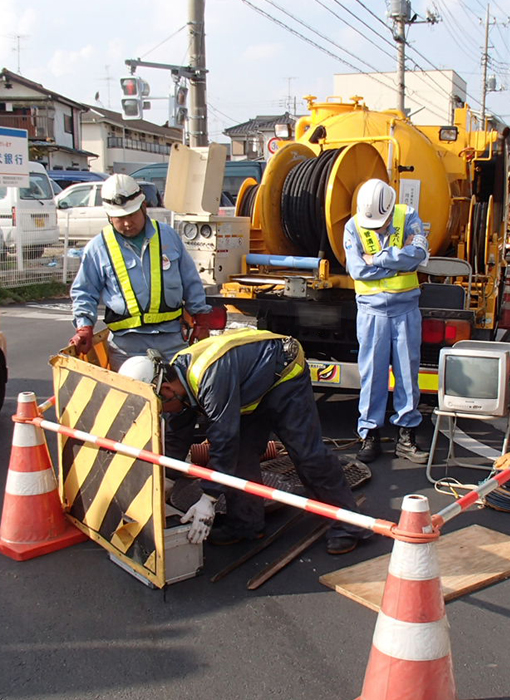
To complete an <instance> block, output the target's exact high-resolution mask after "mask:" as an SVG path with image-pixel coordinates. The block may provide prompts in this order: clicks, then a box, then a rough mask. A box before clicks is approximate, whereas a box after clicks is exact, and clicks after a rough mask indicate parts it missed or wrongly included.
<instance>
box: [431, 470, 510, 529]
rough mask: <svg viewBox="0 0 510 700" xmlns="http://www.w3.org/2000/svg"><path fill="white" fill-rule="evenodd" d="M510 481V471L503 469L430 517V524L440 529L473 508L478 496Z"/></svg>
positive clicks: (484, 494)
mask: <svg viewBox="0 0 510 700" xmlns="http://www.w3.org/2000/svg"><path fill="white" fill-rule="evenodd" d="M509 479H510V469H503V470H502V471H500V472H498V473H497V474H496V475H495V476H493V477H491V478H490V479H487V480H486V481H484V482H483V483H482V484H480V486H477V487H476V488H475V489H473V490H472V491H469V492H468V493H466V494H465V495H464V496H462V497H461V498H459V499H458V500H457V501H455V503H451V504H450V505H449V506H447V507H446V508H443V510H440V511H439V513H436V514H435V515H433V516H432V522H433V523H434V525H435V526H436V527H442V526H443V525H444V523H446V522H448V520H451V519H452V518H455V516H456V515H459V514H460V513H463V512H464V511H465V510H467V509H468V508H470V507H471V506H473V505H474V504H475V503H476V502H477V500H478V499H479V497H480V496H486V495H487V494H488V493H490V492H491V491H494V489H497V488H498V486H501V485H502V484H504V483H506V482H507V481H508V480H509Z"/></svg>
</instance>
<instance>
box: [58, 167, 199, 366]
mask: <svg viewBox="0 0 510 700" xmlns="http://www.w3.org/2000/svg"><path fill="white" fill-rule="evenodd" d="M101 196H102V199H103V207H104V209H105V212H106V214H107V215H108V220H109V225H108V226H106V227H105V228H104V230H103V231H102V233H100V234H99V235H97V236H96V237H95V238H93V239H92V240H91V241H90V242H89V243H88V244H87V245H86V246H85V249H84V252H83V257H82V263H81V266H80V269H79V271H78V274H77V275H76V279H75V280H74V282H73V284H72V287H71V298H72V301H73V322H74V325H75V328H76V333H75V335H74V336H73V337H72V338H71V340H70V343H71V344H73V345H75V346H76V349H77V350H78V351H79V352H80V353H84V354H86V353H87V352H88V351H89V350H90V348H91V346H92V335H93V329H94V325H95V323H96V321H97V317H98V305H99V303H100V301H102V302H103V303H104V305H105V309H106V311H105V318H104V320H105V323H106V325H107V326H108V328H109V329H110V335H109V338H108V356H109V362H110V367H111V369H113V370H117V369H118V368H119V367H120V366H121V365H122V363H123V362H124V361H125V360H126V359H127V358H129V357H133V356H138V355H139V356H145V354H146V350H147V349H148V348H155V349H157V350H159V351H160V352H161V354H162V355H163V356H164V357H166V358H167V359H168V360H170V358H171V357H172V356H173V355H174V353H175V352H177V351H178V350H180V349H181V348H183V347H185V346H186V345H187V344H188V342H190V343H192V342H195V341H196V340H200V339H202V338H205V337H208V335H209V313H210V311H211V307H210V306H209V305H208V304H207V303H206V299H205V291H204V288H203V285H202V282H201V280H200V276H199V274H198V272H197V269H196V267H195V264H194V262H193V260H192V258H191V256H190V255H189V253H188V252H187V251H186V249H185V247H184V245H183V243H182V241H181V239H180V238H179V236H178V235H177V233H176V232H175V231H174V229H173V228H172V227H171V226H169V225H168V224H166V223H161V222H158V221H155V220H151V219H149V217H148V216H147V211H146V205H145V201H144V200H145V195H144V194H143V192H142V190H141V189H140V186H139V184H138V183H137V182H136V180H134V179H133V178H132V177H130V176H129V175H123V174H117V175H112V176H111V177H109V178H108V179H107V180H105V182H104V184H103V186H102V189H101ZM184 310H186V311H187V312H188V314H189V315H190V316H191V317H192V319H193V328H192V331H191V335H190V338H189V340H188V338H184V337H183V333H182V329H183V324H182V319H183V311H184Z"/></svg>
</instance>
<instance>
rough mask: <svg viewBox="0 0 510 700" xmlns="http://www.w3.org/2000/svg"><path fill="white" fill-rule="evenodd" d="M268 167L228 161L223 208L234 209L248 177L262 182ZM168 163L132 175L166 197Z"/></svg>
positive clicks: (146, 167) (144, 168) (155, 164)
mask: <svg viewBox="0 0 510 700" xmlns="http://www.w3.org/2000/svg"><path fill="white" fill-rule="evenodd" d="M265 167H266V163H265V161H258V160H228V161H227V162H226V163H225V175H224V177H223V187H222V193H221V202H220V206H221V207H232V206H234V205H235V200H236V197H237V193H238V192H239V188H240V187H241V185H242V184H243V182H244V181H245V180H246V178H248V177H253V178H255V180H256V181H257V182H260V181H261V180H262V173H263V172H264V168H265ZM167 172H168V163H152V164H151V165H145V166H144V167H143V168H139V169H138V170H135V171H134V172H133V173H131V177H134V178H135V180H147V181H148V182H153V183H154V184H155V185H156V187H157V188H158V190H159V191H160V193H161V196H163V195H164V192H165V185H166V174H167Z"/></svg>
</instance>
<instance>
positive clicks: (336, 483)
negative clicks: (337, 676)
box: [159, 329, 372, 554]
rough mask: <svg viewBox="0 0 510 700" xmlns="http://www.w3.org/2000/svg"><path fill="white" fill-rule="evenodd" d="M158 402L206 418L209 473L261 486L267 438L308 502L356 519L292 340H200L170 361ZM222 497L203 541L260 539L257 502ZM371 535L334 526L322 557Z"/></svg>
mask: <svg viewBox="0 0 510 700" xmlns="http://www.w3.org/2000/svg"><path fill="white" fill-rule="evenodd" d="M159 395H160V397H161V398H162V401H163V402H164V403H163V410H164V411H168V412H169V413H174V414H176V413H177V414H178V413H180V412H181V411H183V409H185V408H186V407H188V406H192V407H195V408H196V409H197V410H198V411H200V412H202V413H203V414H204V415H205V416H206V418H207V438H208V440H209V443H210V452H209V455H210V456H209V459H210V461H209V465H208V466H209V467H210V468H211V469H213V470H215V471H220V472H224V473H227V474H230V475H233V476H236V477H240V478H242V479H247V480H250V481H256V482H258V483H261V479H262V477H261V470H260V456H261V455H262V454H263V453H264V450H265V449H266V445H267V441H268V439H269V436H270V433H271V431H272V432H274V433H275V434H276V436H277V437H278V438H279V440H281V442H282V443H283V444H284V445H285V447H286V449H287V451H288V453H289V455H290V458H291V459H292V461H293V463H294V465H295V467H296V471H297V473H298V474H299V477H300V479H301V481H302V482H303V485H304V486H305V487H306V488H307V490H308V491H309V492H310V493H311V495H312V496H313V497H314V498H315V499H317V500H319V501H323V502H325V503H329V504H332V505H335V506H339V507H341V508H345V509H348V510H352V511H355V512H359V511H358V508H357V506H356V503H355V499H354V496H353V494H352V492H351V489H350V488H349V485H348V483H347V481H346V479H345V475H344V472H343V469H342V467H341V464H340V461H339V460H338V459H337V457H336V456H335V454H334V453H333V452H332V451H331V450H330V449H329V448H328V447H326V446H325V445H324V443H323V440H322V432H321V425H320V421H319V415H318V412H317V407H316V405H315V400H314V396H313V390H312V384H311V381H310V374H309V370H308V366H307V364H306V362H305V358H304V353H303V349H302V347H301V345H300V344H299V343H298V342H297V341H296V340H295V339H294V338H290V337H284V336H281V335H276V334H274V333H270V332H268V331H256V330H251V329H242V330H238V331H232V332H226V333H223V334H222V335H219V336H215V337H211V338H208V339H205V340H203V341H201V342H200V343H197V344H196V345H193V346H191V347H189V348H186V349H184V350H181V351H179V352H178V353H177V354H176V355H175V356H174V357H173V359H172V360H171V362H170V365H169V366H167V368H166V372H165V377H164V380H163V382H162V383H161V387H160V389H159ZM168 456H170V457H171V456H172V455H171V454H170V455H168ZM225 497H226V504H227V513H226V516H225V521H224V525H222V526H221V527H217V528H213V530H212V532H211V534H210V536H209V542H210V543H211V544H216V545H229V544H234V543H236V542H239V541H241V540H253V539H258V538H260V537H262V536H263V535H264V503H263V499H262V498H259V497H257V496H253V495H250V494H247V493H245V492H244V491H238V490H237V489H227V491H226V494H225ZM371 534H372V533H371V532H369V531H367V530H364V529H361V528H359V527H356V526H354V525H349V524H347V523H342V522H339V521H333V522H332V524H331V527H330V528H329V530H328V532H327V535H326V538H327V551H328V552H329V553H330V554H343V553H345V552H350V551H351V550H353V549H354V548H355V547H356V545H357V544H358V542H359V541H360V540H361V539H366V538H367V537H368V536H369V535H371Z"/></svg>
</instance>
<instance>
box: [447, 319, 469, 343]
mask: <svg viewBox="0 0 510 700" xmlns="http://www.w3.org/2000/svg"><path fill="white" fill-rule="evenodd" d="M470 338H471V324H470V323H469V321H460V320H451V321H446V328H445V332H444V339H445V343H446V344H447V345H455V343H457V342H458V341H459V340H469V339H470Z"/></svg>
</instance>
